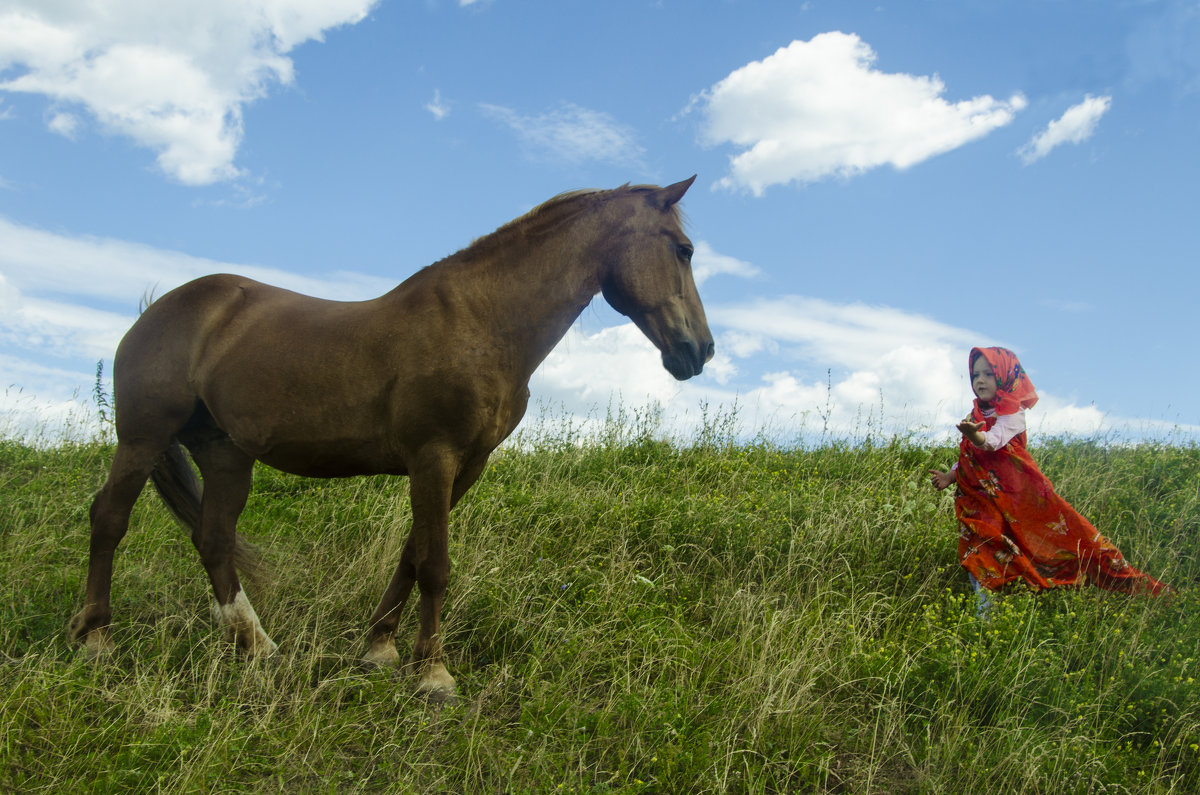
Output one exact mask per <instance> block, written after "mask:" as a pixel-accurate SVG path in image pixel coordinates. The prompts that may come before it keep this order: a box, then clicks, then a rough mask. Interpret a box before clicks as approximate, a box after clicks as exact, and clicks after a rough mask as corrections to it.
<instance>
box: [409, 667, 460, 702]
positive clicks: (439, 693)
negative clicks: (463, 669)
mask: <svg viewBox="0 0 1200 795" xmlns="http://www.w3.org/2000/svg"><path fill="white" fill-rule="evenodd" d="M456 688H457V685H456V684H455V682H454V677H453V676H451V675H450V672H449V671H447V670H446V666H444V665H442V664H441V663H440V662H438V663H430V664H429V665H428V667H426V669H425V673H424V674H422V675H421V679H420V681H419V682H417V695H421V696H425V697H426V698H428V699H429V700H430V701H432V702H433V703H435V704H442V703H445V702H448V701H453V700H454V699H455V694H454V691H455V689H456Z"/></svg>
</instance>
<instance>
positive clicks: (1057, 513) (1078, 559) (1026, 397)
mask: <svg viewBox="0 0 1200 795" xmlns="http://www.w3.org/2000/svg"><path fill="white" fill-rule="evenodd" d="M968 367H969V369H970V372H971V389H972V390H973V391H974V392H975V407H974V409H973V410H972V411H971V414H970V415H969V416H968V417H967V418H966V419H964V420H963V421H962V422H960V423H959V424H958V430H959V431H961V432H962V437H963V438H962V441H961V442H960V443H959V454H958V463H956V464H955V465H954V467H953V468H952V469H951V471H949V472H939V471H937V470H935V469H931V470H929V473H930V475H932V476H933V477H932V480H933V485H934V487H935V488H937V489H938V490H941V489H944V488H947V487H948V486H950V485H951V484H954V483H957V485H958V488H957V491H956V493H955V497H954V512H955V514H956V515H957V517H958V528H959V536H958V559H959V561H960V562H961V563H962V566H963V568H965V569H966V570H967V573H968V574H969V575H970V577H971V585H972V587H974V588H975V590H976V592H977V593H978V594H979V595H980V609H981V610H986V601H987V591H988V590H993V591H994V590H997V589H999V588H1001V587H1002V586H1004V585H1007V584H1008V583H1010V582H1013V581H1015V580H1024V582H1025V583H1026V584H1027V585H1028V586H1029V587H1031V588H1032V589H1034V590H1041V589H1043V588H1054V587H1056V586H1062V585H1075V586H1079V585H1083V584H1084V583H1086V582H1090V583H1092V584H1093V585H1098V586H1099V587H1101V588H1106V589H1108V590H1112V591H1124V592H1126V593H1132V592H1143V593H1151V594H1158V593H1161V592H1163V591H1164V590H1166V589H1168V588H1169V587H1170V586H1167V585H1164V584H1163V583H1161V582H1159V581H1158V580H1156V579H1154V578H1153V577H1150V576H1148V575H1146V574H1143V573H1142V572H1140V571H1138V570H1137V569H1135V568H1133V567H1132V566H1130V565H1129V564H1128V563H1127V562H1126V561H1125V558H1124V557H1123V556H1122V555H1121V553H1120V551H1119V550H1118V549H1117V548H1116V547H1114V546H1113V545H1112V544H1111V543H1110V542H1109V541H1108V539H1106V538H1105V537H1104V536H1102V535H1100V533H1099V532H1098V531H1097V530H1096V528H1095V527H1093V526H1092V525H1091V524H1090V523H1089V522H1088V521H1087V520H1086V519H1084V518H1083V517H1082V516H1080V515H1079V514H1078V513H1076V512H1075V509H1074V508H1072V507H1071V506H1070V505H1069V504H1068V503H1067V501H1066V500H1064V499H1063V498H1062V497H1060V496H1058V494H1056V493H1055V491H1054V487H1053V486H1051V485H1050V481H1049V480H1048V479H1047V478H1046V476H1045V475H1043V474H1042V472H1041V470H1039V469H1038V467H1037V464H1035V463H1034V462H1033V459H1032V458H1031V457H1030V456H1029V452H1028V451H1027V450H1026V449H1025V409H1028V408H1031V407H1032V406H1033V405H1034V404H1035V403H1037V399H1038V398H1037V392H1036V391H1035V390H1034V388H1033V382H1032V381H1030V380H1029V376H1028V375H1027V374H1026V373H1025V370H1024V369H1023V368H1022V367H1021V363H1020V362H1019V361H1017V357H1016V354H1014V353H1013V352H1012V351H1010V350H1007V349H1006V348H972V349H971V355H970V358H969V359H968Z"/></svg>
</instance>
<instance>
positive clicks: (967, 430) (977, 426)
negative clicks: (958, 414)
mask: <svg viewBox="0 0 1200 795" xmlns="http://www.w3.org/2000/svg"><path fill="white" fill-rule="evenodd" d="M954 427H956V428H958V429H959V430H960V431H962V435H963V436H970V435H971V433H973V432H977V431H980V430H982V429H983V423H982V422H975V421H974V420H972V419H971V418H970V417H967V418H966V419H965V420H963V421H962V422H960V423H959V424H958V425H956V426H954Z"/></svg>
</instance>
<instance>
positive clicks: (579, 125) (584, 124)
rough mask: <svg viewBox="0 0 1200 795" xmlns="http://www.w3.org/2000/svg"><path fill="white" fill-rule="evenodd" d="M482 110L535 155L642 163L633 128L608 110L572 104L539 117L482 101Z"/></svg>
mask: <svg viewBox="0 0 1200 795" xmlns="http://www.w3.org/2000/svg"><path fill="white" fill-rule="evenodd" d="M480 109H481V110H482V111H483V112H484V114H486V115H487V116H490V117H491V118H494V119H497V120H499V121H501V122H503V123H504V124H505V125H506V126H507V127H508V128H509V129H510V130H512V131H513V132H514V133H516V135H517V138H518V139H519V140H520V141H521V143H522V144H523V145H524V146H525V148H526V150H527V151H528V152H529V153H530V155H532V156H534V157H539V158H547V157H548V158H553V159H559V160H566V161H568V162H583V161H587V160H599V161H603V162H607V163H613V164H617V165H628V166H640V165H641V162H642V156H643V154H644V150H643V149H642V147H641V146H640V145H638V143H637V141H636V138H635V134H634V132H633V130H632V129H631V128H629V127H627V126H626V125H623V124H621V123H619V122H617V121H616V119H614V118H613V117H612V116H610V115H609V114H607V113H602V112H600V111H596V110H591V109H589V108H581V107H579V106H578V105H574V104H571V103H566V104H564V105H562V106H561V107H559V108H556V109H554V110H550V111H546V112H545V113H540V114H537V115H535V116H523V115H521V114H520V113H517V112H516V111H515V110H512V109H511V108H505V107H501V106H499V105H489V104H481V105H480Z"/></svg>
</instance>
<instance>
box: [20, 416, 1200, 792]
mask: <svg viewBox="0 0 1200 795" xmlns="http://www.w3.org/2000/svg"><path fill="white" fill-rule="evenodd" d="M652 419H653V418H650V420H651V421H647V418H635V421H634V422H632V423H630V422H620V423H612V422H610V424H609V426H608V430H607V431H606V432H604V433H601V434H599V435H598V436H597V437H596V438H595V439H594V440H592V441H588V442H582V443H581V441H580V440H579V439H577V438H574V435H573V433H572V432H571V431H570V429H569V428H568V429H558V430H555V429H552V428H550V429H547V428H548V426H543V430H541V431H535V432H533V433H531V434H527V435H525V436H524V437H522V438H520V439H518V443H516V444H513V445H510V446H508V447H507V448H506V449H505V450H504V451H502V452H501V453H500V454H498V455H497V456H495V457H494V459H493V463H492V464H491V466H490V467H489V469H488V470H487V471H486V472H485V474H484V476H483V478H482V479H481V480H480V482H479V483H478V485H477V486H476V488H475V489H473V490H472V492H471V493H469V494H468V496H467V497H466V498H465V499H464V500H463V502H462V504H461V505H460V506H459V508H458V509H457V510H456V511H455V513H454V515H453V516H452V518H451V555H452V558H453V566H454V568H453V574H452V580H451V586H450V593H449V595H448V599H447V605H446V610H445V629H446V633H447V634H446V645H447V651H448V664H449V666H450V668H451V672H452V673H453V674H454V675H455V676H456V678H457V679H458V683H459V688H460V694H461V697H460V699H459V701H458V702H457V703H456V704H453V705H450V706H446V707H441V708H438V707H434V706H431V705H429V704H427V703H425V702H424V701H422V700H420V699H417V698H415V697H414V696H413V685H414V682H413V680H412V679H410V678H407V677H406V676H405V675H404V674H402V673H399V672H395V671H380V670H368V669H363V668H361V667H360V666H359V665H358V663H357V660H358V658H359V656H360V655H361V654H362V653H363V652H364V651H365V648H364V643H363V635H364V625H365V621H366V618H367V616H368V615H369V614H370V612H371V610H372V609H373V607H374V605H375V602H376V600H377V599H378V597H379V595H380V593H381V591H382V588H383V586H384V584H385V583H386V581H387V578H388V576H389V575H390V573H391V568H392V566H393V565H394V563H395V561H396V559H397V557H398V554H399V546H400V543H401V541H402V538H403V534H404V532H405V529H406V525H407V521H408V516H409V514H408V511H409V509H408V504H407V489H406V487H405V484H404V482H402V481H397V480H390V479H387V478H360V479H353V480H343V481H318V480H305V479H300V478H293V477H290V476H286V475H283V474H280V473H278V472H274V471H272V470H269V469H265V468H263V469H260V470H259V471H258V472H257V473H256V485H255V490H254V492H253V494H252V496H251V500H250V504H249V505H248V506H247V509H246V511H245V513H244V514H243V518H242V523H241V529H242V532H243V533H244V534H245V535H247V536H248V537H249V538H251V539H252V540H253V541H255V542H256V543H257V544H258V545H259V547H260V548H261V549H262V551H263V552H264V553H265V555H266V558H267V561H268V563H269V565H270V571H271V576H270V577H269V578H265V579H264V580H263V581H261V582H256V583H251V584H248V585H247V590H248V592H249V593H250V596H251V599H252V601H253V602H254V605H255V607H256V608H257V610H258V612H259V615H260V616H261V617H262V619H263V623H264V625H265V626H266V627H267V630H268V632H269V633H270V634H271V635H272V637H273V638H274V639H275V640H276V642H278V643H279V644H280V651H281V655H280V658H279V659H278V660H276V661H274V662H270V661H268V662H251V663H247V662H244V661H241V660H239V659H238V658H237V657H236V655H235V654H234V653H233V652H232V651H231V649H230V648H229V647H228V646H227V645H226V644H224V643H223V642H222V641H221V640H220V637H219V634H218V633H216V632H214V631H213V628H212V625H211V621H210V618H209V617H208V607H207V605H208V602H209V600H210V596H209V589H208V584H207V580H206V578H205V576H204V573H203V570H202V569H201V567H200V565H199V561H198V560H197V557H196V554H195V552H194V550H193V549H192V547H191V545H190V542H188V541H187V539H186V538H185V537H184V535H183V534H182V533H181V532H179V530H178V529H177V528H176V527H175V526H174V525H173V523H172V522H171V520H170V519H169V517H168V515H167V513H166V511H165V510H164V508H163V507H162V506H161V504H160V503H159V502H158V500H157V498H156V497H155V496H154V495H153V494H152V493H151V491H150V490H147V492H146V494H145V496H144V497H143V498H142V500H140V501H139V503H138V506H137V508H136V509H135V512H134V518H133V523H132V529H131V531H130V534H129V536H128V537H127V538H126V539H125V541H124V542H123V544H122V546H121V548H120V550H119V551H118V558H117V564H116V576H115V580H114V591H113V594H114V599H113V607H114V622H115V624H114V636H115V639H116V642H117V644H118V651H117V653H116V655H115V656H114V657H113V659H111V660H110V661H107V662H102V663H99V664H97V663H93V662H90V661H88V660H87V659H86V658H84V657H82V656H81V655H79V654H78V652H77V651H76V650H75V649H74V648H72V647H71V646H70V645H69V644H68V643H67V642H66V638H65V630H64V628H65V624H66V621H67V620H68V618H69V617H70V615H71V614H72V613H73V612H74V611H75V610H76V609H77V608H78V606H79V600H80V599H81V597H82V593H83V580H84V576H85V565H86V549H87V533H88V530H87V521H86V518H87V508H88V505H89V503H90V499H91V495H92V494H93V493H94V492H95V490H96V489H97V488H98V487H99V485H100V483H101V482H102V479H103V477H104V474H105V471H106V465H107V462H108V460H109V458H110V456H111V453H112V449H111V446H110V445H108V444H106V443H104V442H99V441H97V442H85V443H74V444H67V445H62V446H59V447H55V448H51V449H44V448H41V447H31V446H27V445H25V444H22V443H20V442H17V441H13V440H7V441H2V440H0V592H2V594H3V598H2V599H0V653H2V655H3V657H2V658H0V714H2V717H0V791H6V792H7V791H20V792H70V791H84V790H86V791H92V792H101V793H103V792H128V791H138V792H218V791H219V792H243V791H244V792H250V791H253V792H267V793H272V792H281V793H282V792H288V793H291V792H300V793H324V792H338V793H342V792H397V793H409V792H414V793H415V792H442V791H444V792H472V793H474V792H506V793H542V792H575V793H617V792H620V793H642V792H647V793H648V792H680V793H691V792H703V791H711V792H746V793H768V792H770V793H774V792H847V793H867V792H879V793H960V792H980V793H987V792H1005V793H1009V792H1030V793H1076V792H1078V793H1101V792H1104V793H1117V792H1122V793H1124V792H1136V793H1172V792H1173V793H1185V792H1196V791H1198V790H1200V682H1198V680H1200V671H1198V666H1197V659H1198V658H1200V610H1198V609H1197V608H1198V607H1200V604H1198V603H1200V599H1198V598H1197V591H1196V588H1195V584H1196V582H1197V580H1198V579H1200V566H1198V563H1197V560H1198V554H1197V553H1198V552H1200V532H1198V530H1200V449H1197V448H1196V447H1195V446H1194V445H1172V444H1165V443H1164V444H1142V445H1137V446H1117V445H1105V444H1101V443H1097V442H1088V441H1079V440H1050V441H1047V442H1044V443H1042V444H1041V445H1039V446H1036V447H1035V449H1034V451H1033V452H1034V456H1035V458H1037V459H1038V460H1039V462H1040V463H1041V464H1042V466H1043V469H1044V470H1045V471H1046V473H1047V474H1048V475H1049V476H1050V478H1051V479H1052V480H1053V481H1054V482H1055V484H1056V486H1057V487H1058V489H1059V491H1060V492H1061V493H1062V494H1063V495H1064V496H1066V497H1067V498H1068V499H1069V500H1070V501H1072V503H1073V504H1074V505H1075V506H1076V508H1078V509H1079V510H1080V511H1081V513H1083V514H1084V515H1085V516H1088V517H1089V518H1091V519H1092V520H1093V521H1094V522H1095V523H1096V524H1097V526H1098V527H1100V528H1101V530H1102V531H1103V532H1104V533H1105V534H1106V535H1108V536H1109V537H1110V538H1111V539H1113V540H1114V541H1115V542H1116V543H1117V545H1118V546H1119V547H1120V548H1121V549H1122V550H1123V551H1124V552H1125V553H1126V556H1127V557H1128V558H1129V559H1130V560H1131V561H1132V562H1134V564H1135V565H1138V566H1139V567H1141V568H1143V569H1145V570H1147V571H1149V572H1150V573H1152V574H1154V575H1155V576H1159V577H1160V578H1162V579H1165V580H1167V581H1169V582H1172V583H1174V584H1176V585H1177V586H1179V592H1178V593H1177V594H1176V595H1175V596H1174V597H1172V598H1169V599H1160V600H1153V599H1149V598H1141V597H1137V598H1129V597H1123V596H1120V595H1114V594H1108V593H1104V592H1099V591H1095V590H1087V591H1062V592H1053V593H1047V594H1042V595H1032V594H1028V593H1023V592H1019V591H1017V592H1012V593H1010V594H1008V595H1006V596H1005V597H1004V598H1003V599H1002V600H1001V602H1000V605H999V607H998V609H997V612H996V613H995V614H994V616H993V617H992V619H991V620H990V621H988V622H986V623H985V622H981V621H980V620H979V619H978V618H977V616H976V612H975V603H974V600H973V597H972V596H971V595H970V593H969V590H968V588H967V586H966V578H965V575H964V574H963V573H962V571H961V570H960V569H959V568H958V566H957V565H956V557H955V544H956V540H955V526H954V520H953V508H952V502H951V498H950V497H949V496H948V495H946V494H937V493H934V492H933V491H932V490H931V489H930V488H929V486H928V482H927V479H926V476H925V471H926V470H927V469H928V468H929V467H931V466H944V465H946V464H948V463H949V462H950V461H952V460H953V457H954V450H953V449H952V448H950V447H943V446H936V445H929V444H922V443H917V442H913V441H910V440H902V439H897V440H893V441H889V442H883V443H879V442H875V443H872V442H871V441H870V440H867V441H866V442H861V443H857V444H853V445H851V444H845V443H839V442H827V443H824V444H820V445H816V446H805V445H797V446H789V445H782V444H775V443H772V442H769V441H764V440H755V441H752V442H746V443H737V442H734V441H733V440H731V439H729V438H727V436H726V434H724V433H722V432H721V428H720V422H721V420H720V418H717V420H716V421H715V422H714V423H709V428H708V430H707V431H706V432H705V433H702V434H700V436H699V437H698V438H697V440H696V441H695V442H692V443H667V442H662V441H659V440H657V439H656V438H655V437H654V434H653V433H652V432H651V431H650V430H649V427H650V426H652V424H653V423H652ZM401 626H402V636H403V640H402V646H401V652H402V654H403V653H407V648H405V646H406V645H407V644H408V643H409V642H411V638H412V632H413V630H414V628H415V621H414V617H413V615H412V608H411V607H410V608H409V609H408V613H407V616H406V618H405V620H404V621H403V622H402V625H401Z"/></svg>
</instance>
